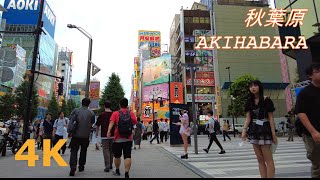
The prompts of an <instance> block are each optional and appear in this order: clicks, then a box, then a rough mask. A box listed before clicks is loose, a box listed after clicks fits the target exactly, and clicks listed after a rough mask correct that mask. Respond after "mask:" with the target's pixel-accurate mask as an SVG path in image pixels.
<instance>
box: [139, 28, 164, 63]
mask: <svg viewBox="0 0 320 180" xmlns="http://www.w3.org/2000/svg"><path fill="white" fill-rule="evenodd" d="M146 44H148V47H149V50H150V56H151V59H153V58H156V57H160V56H161V32H160V31H148V30H139V39H138V48H139V49H140V47H141V46H144V45H146Z"/></svg>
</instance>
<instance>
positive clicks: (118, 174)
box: [113, 170, 121, 176]
mask: <svg viewBox="0 0 320 180" xmlns="http://www.w3.org/2000/svg"><path fill="white" fill-rule="evenodd" d="M113 175H115V176H120V175H121V174H120V172H117V171H116V170H115V171H113Z"/></svg>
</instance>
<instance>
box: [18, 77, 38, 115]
mask: <svg viewBox="0 0 320 180" xmlns="http://www.w3.org/2000/svg"><path fill="white" fill-rule="evenodd" d="M25 77H26V75H25ZM29 85H30V83H29V81H27V80H24V81H23V82H22V83H21V84H20V86H18V88H17V89H16V90H15V97H16V100H15V102H16V104H17V112H16V115H17V116H19V117H23V119H28V118H27V117H25V116H26V111H27V106H28V94H29V93H28V89H29ZM37 92H38V90H37V87H36V86H33V91H32V105H31V118H32V119H34V118H35V117H36V116H37V114H38V106H39V98H38V93H37Z"/></svg>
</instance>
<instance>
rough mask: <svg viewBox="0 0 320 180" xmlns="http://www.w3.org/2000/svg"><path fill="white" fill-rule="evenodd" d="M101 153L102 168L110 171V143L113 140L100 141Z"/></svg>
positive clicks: (111, 155) (111, 157)
mask: <svg viewBox="0 0 320 180" xmlns="http://www.w3.org/2000/svg"><path fill="white" fill-rule="evenodd" d="M101 142H102V151H103V158H104V166H105V168H106V169H111V167H112V163H113V153H112V143H113V139H102V140H101Z"/></svg>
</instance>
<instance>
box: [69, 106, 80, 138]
mask: <svg viewBox="0 0 320 180" xmlns="http://www.w3.org/2000/svg"><path fill="white" fill-rule="evenodd" d="M78 113H79V112H78V110H74V111H73V113H72V114H71V116H70V118H69V119H70V121H69V124H68V128H67V132H68V134H75V133H76V132H77V128H78V121H79V119H78Z"/></svg>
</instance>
